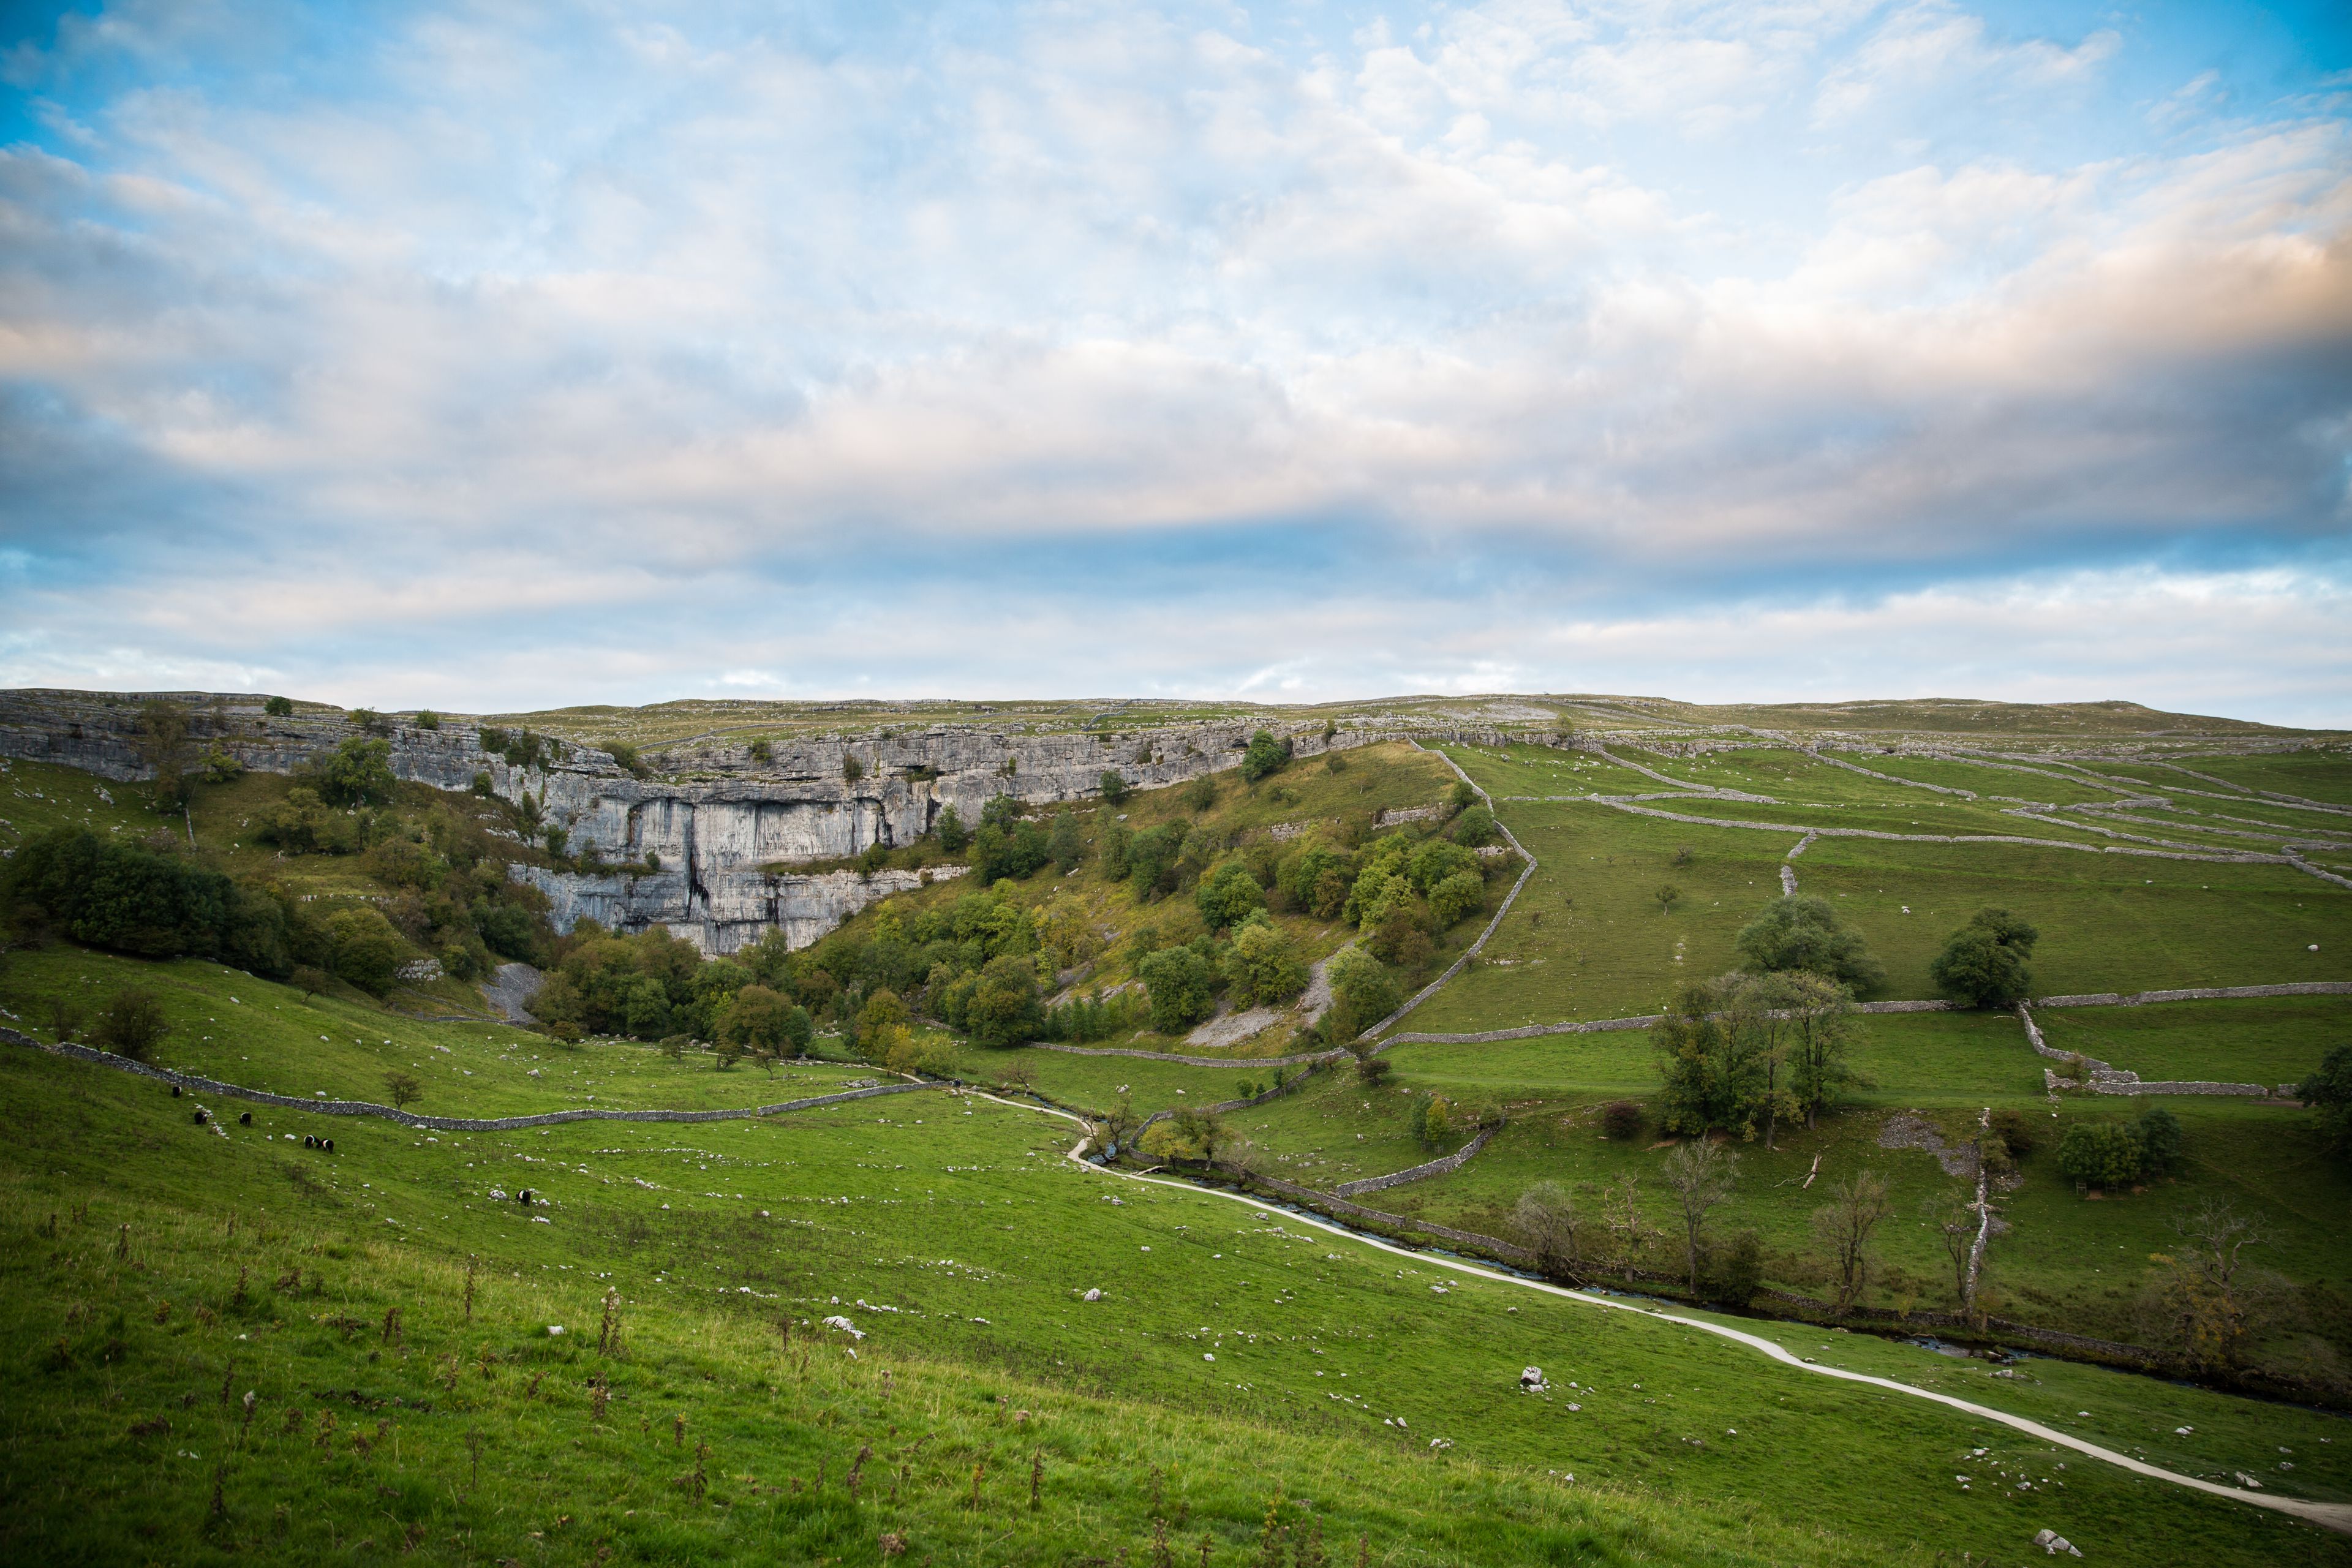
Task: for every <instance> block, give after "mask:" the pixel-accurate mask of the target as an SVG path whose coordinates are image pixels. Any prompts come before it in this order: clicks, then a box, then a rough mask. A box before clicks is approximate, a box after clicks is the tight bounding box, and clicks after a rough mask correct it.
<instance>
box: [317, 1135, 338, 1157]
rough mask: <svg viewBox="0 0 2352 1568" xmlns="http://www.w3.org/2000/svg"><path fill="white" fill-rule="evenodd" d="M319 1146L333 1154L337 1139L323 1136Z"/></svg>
mask: <svg viewBox="0 0 2352 1568" xmlns="http://www.w3.org/2000/svg"><path fill="white" fill-rule="evenodd" d="M319 1147H320V1148H321V1149H324V1150H325V1151H326V1152H328V1153H330V1154H331V1153H333V1152H335V1141H334V1140H333V1139H331V1138H322V1139H320V1141H319Z"/></svg>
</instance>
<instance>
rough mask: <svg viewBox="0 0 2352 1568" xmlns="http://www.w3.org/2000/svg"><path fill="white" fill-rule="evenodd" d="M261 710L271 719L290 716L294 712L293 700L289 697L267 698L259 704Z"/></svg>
mask: <svg viewBox="0 0 2352 1568" xmlns="http://www.w3.org/2000/svg"><path fill="white" fill-rule="evenodd" d="M261 710H262V711H263V712H264V713H267V714H268V715H269V716H270V717H271V718H272V719H288V718H291V717H292V716H293V713H294V700H293V699H292V698H290V697H272V698H268V699H267V700H264V701H263V703H262V704H261Z"/></svg>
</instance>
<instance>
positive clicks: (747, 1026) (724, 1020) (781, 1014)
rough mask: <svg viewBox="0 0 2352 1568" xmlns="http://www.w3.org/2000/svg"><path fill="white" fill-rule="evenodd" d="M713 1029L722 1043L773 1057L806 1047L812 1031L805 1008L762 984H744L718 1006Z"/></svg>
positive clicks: (805, 1048) (813, 1030)
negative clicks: (728, 1000) (728, 999)
mask: <svg viewBox="0 0 2352 1568" xmlns="http://www.w3.org/2000/svg"><path fill="white" fill-rule="evenodd" d="M715 1032H716V1033H717V1035H718V1037H719V1043H720V1044H721V1045H723V1046H728V1047H732V1048H734V1049H736V1050H739V1051H749V1052H751V1053H752V1054H753V1055H756V1056H768V1057H776V1056H782V1055H783V1054H784V1053H785V1052H786V1051H787V1050H790V1051H792V1052H793V1053H795V1054H797V1053H800V1052H803V1051H805V1050H807V1048H808V1043H809V1041H810V1039H811V1038H812V1037H814V1033H815V1028H814V1025H813V1024H812V1023H811V1022H810V1019H809V1016H808V1009H807V1008H805V1007H802V1006H799V1005H796V1004H794V1003H793V1001H792V1000H791V999H789V998H788V997H785V996H782V995H779V994H777V993H775V992H774V991H772V990H770V989H769V988H768V987H766V986H765V985H761V984H756V983H755V984H747V985H745V986H743V987H742V988H741V989H740V990H739V991H737V992H736V993H735V996H734V999H733V1000H732V1001H731V1002H729V1003H728V1004H727V1005H725V1006H723V1007H722V1008H720V1009H719V1015H718V1017H717V1019H716V1020H715Z"/></svg>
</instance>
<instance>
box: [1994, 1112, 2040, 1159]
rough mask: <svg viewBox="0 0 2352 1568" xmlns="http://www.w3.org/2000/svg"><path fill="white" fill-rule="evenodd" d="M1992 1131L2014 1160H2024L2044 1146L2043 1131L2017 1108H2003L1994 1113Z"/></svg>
mask: <svg viewBox="0 0 2352 1568" xmlns="http://www.w3.org/2000/svg"><path fill="white" fill-rule="evenodd" d="M1992 1130H1993V1134H1994V1136H1996V1137H1998V1138H1999V1139H2000V1142H2001V1146H2002V1147H2003V1148H2005V1149H2007V1150H2008V1151H2009V1153H2010V1158H2011V1159H2012V1160H2023V1159H2024V1158H2025V1157H2026V1156H2027V1155H2028V1154H2031V1153H2032V1152H2033V1151H2034V1150H2036V1149H2038V1148H2040V1147H2041V1146H2042V1133H2041V1130H2040V1129H2039V1128H2037V1127H2035V1126H2034V1125H2033V1119H2032V1117H2030V1116H2028V1115H2026V1114H2025V1112H2023V1111H2022V1110H2018V1109H2017V1108H2016V1107H2015V1106H2003V1107H2002V1108H2001V1109H2000V1110H1996V1111H1994V1112H1993V1113H1992Z"/></svg>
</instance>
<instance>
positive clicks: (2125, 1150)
mask: <svg viewBox="0 0 2352 1568" xmlns="http://www.w3.org/2000/svg"><path fill="white" fill-rule="evenodd" d="M2146 1159H2147V1151H2146V1148H2145V1147H2144V1146H2143V1145H2142V1144H2141V1142H2140V1137H2139V1131H2138V1130H2137V1128H2134V1127H2131V1126H2128V1125H2126V1124H2125V1123H2123V1122H2120V1121H2102V1122H2078V1123H2076V1124H2075V1125H2074V1126H2072V1127H2069V1128H2068V1129H2066V1135H2065V1136H2064V1137H2063V1138H2061V1139H2060V1140H2058V1169H2059V1170H2060V1171H2061V1172H2063V1173H2064V1174H2065V1176H2066V1178H2067V1180H2069V1181H2071V1182H2073V1183H2074V1184H2076V1185H2077V1186H2084V1187H2121V1186H2129V1185H2130V1184H2132V1183H2133V1182H2135V1181H2137V1180H2138V1179H2139V1174H2140V1171H2141V1169H2142V1167H2143V1165H2144V1164H2145V1163H2146Z"/></svg>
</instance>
